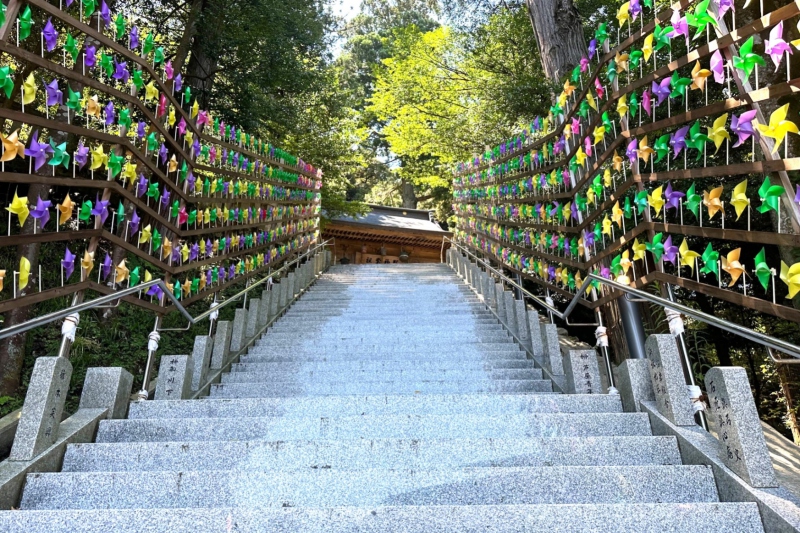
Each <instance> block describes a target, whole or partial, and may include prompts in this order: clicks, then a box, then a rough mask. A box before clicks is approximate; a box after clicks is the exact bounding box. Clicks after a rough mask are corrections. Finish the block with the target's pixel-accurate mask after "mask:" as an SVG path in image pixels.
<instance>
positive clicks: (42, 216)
mask: <svg viewBox="0 0 800 533" xmlns="http://www.w3.org/2000/svg"><path fill="white" fill-rule="evenodd" d="M51 205H53V202H51V201H50V200H42V198H41V196H39V197H37V198H36V208H35V209H32V210H31V216H32V217H33V218H35V219H36V220H38V221H39V227H40V228H44V227H45V226H46V225H47V221H48V220H50V206H51Z"/></svg>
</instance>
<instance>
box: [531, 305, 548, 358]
mask: <svg viewBox="0 0 800 533" xmlns="http://www.w3.org/2000/svg"><path fill="white" fill-rule="evenodd" d="M528 332H529V333H530V339H531V352H533V356H534V357H538V358H539V359H542V358H544V344H543V342H542V322H541V320H539V313H538V312H536V311H534V310H533V309H528Z"/></svg>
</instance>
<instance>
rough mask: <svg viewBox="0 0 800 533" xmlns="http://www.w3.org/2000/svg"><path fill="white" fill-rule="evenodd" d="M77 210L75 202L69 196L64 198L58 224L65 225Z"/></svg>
mask: <svg viewBox="0 0 800 533" xmlns="http://www.w3.org/2000/svg"><path fill="white" fill-rule="evenodd" d="M73 209H75V202H73V201H72V198H70V197H69V194H68V195H67V196H66V197H65V198H64V201H63V202H61V203H60V204H59V205H58V212H59V215H58V223H59V224H65V223H66V222H67V221H68V220H69V219H70V218H72V211H73Z"/></svg>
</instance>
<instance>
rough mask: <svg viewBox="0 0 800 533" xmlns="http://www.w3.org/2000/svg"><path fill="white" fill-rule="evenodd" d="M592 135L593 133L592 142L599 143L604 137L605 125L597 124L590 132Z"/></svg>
mask: <svg viewBox="0 0 800 533" xmlns="http://www.w3.org/2000/svg"><path fill="white" fill-rule="evenodd" d="M592 135H594V144H597V143H599V142H600V141H602V140H603V139H605V137H606V127H605V126H597V127H596V128H595V129H594V132H592Z"/></svg>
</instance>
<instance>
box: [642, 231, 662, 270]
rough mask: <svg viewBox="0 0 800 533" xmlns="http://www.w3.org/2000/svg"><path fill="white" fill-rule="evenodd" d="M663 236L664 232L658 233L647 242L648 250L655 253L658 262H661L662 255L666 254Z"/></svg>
mask: <svg viewBox="0 0 800 533" xmlns="http://www.w3.org/2000/svg"><path fill="white" fill-rule="evenodd" d="M663 238H664V234H663V233H656V234H655V235H654V236H653V241H652V242H648V243H646V244H645V247H646V248H647V251H648V252H650V253H651V254H653V257H654V258H655V260H656V263H659V262H661V257H662V256H663V255H664V243H662V242H661V240H662V239H663Z"/></svg>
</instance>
